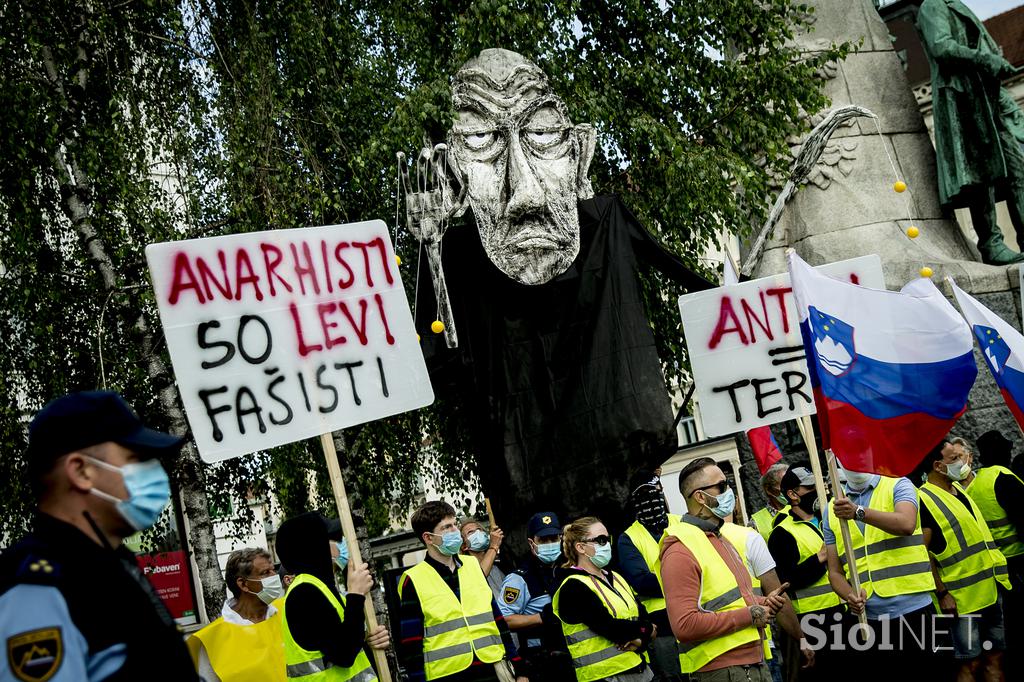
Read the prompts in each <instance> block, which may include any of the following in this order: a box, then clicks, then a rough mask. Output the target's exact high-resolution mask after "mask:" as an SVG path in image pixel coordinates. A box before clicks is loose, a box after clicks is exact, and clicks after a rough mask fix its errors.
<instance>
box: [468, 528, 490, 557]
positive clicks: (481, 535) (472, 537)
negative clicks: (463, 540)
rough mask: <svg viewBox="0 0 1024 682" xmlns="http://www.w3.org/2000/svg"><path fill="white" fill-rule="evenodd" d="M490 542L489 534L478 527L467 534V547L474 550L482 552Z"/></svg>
mask: <svg viewBox="0 0 1024 682" xmlns="http://www.w3.org/2000/svg"><path fill="white" fill-rule="evenodd" d="M490 544H491V536H490V535H488V534H487V533H485V532H483V531H482V530H480V529H479V528H477V529H476V530H475V531H473V532H472V533H470V534H469V548H470V549H471V550H473V551H474V552H482V551H484V550H485V549H487V548H488V547H489V546H490Z"/></svg>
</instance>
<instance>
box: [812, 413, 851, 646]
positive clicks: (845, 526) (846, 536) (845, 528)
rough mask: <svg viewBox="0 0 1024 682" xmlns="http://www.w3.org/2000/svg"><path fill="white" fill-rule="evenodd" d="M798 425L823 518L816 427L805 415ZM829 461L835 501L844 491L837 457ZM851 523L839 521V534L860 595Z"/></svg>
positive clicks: (825, 511)
mask: <svg viewBox="0 0 1024 682" xmlns="http://www.w3.org/2000/svg"><path fill="white" fill-rule="evenodd" d="M797 425H798V426H799V427H800V435H801V436H803V439H804V444H805V445H806V446H807V453H808V454H809V455H810V457H809V459H810V460H811V471H813V472H814V488H815V490H817V492H818V506H819V508H820V509H821V516H822V518H824V517H825V515H826V514H828V497H827V496H826V494H825V478H824V476H823V475H822V471H821V458H820V457H819V455H818V444H817V443H816V442H815V440H814V427H813V426H812V425H811V418H810V417H809V416H807V415H803V416H802V417H800V418H799V419H797ZM828 454H829V455H832V451H831V450H829V451H828ZM826 459H827V460H828V473H829V478H830V479H831V481H832V496H833V498H835V499H837V500H838V499H841V498H843V497H845V495H844V494H843V490H842V488H841V487H840V485H839V474H838V472H837V471H836V463H835V456H834V455H832V456H831V457H826ZM849 523H850V522H849V521H847V520H845V519H839V532H840V533H842V536H843V548H844V549H845V550H846V565H847V566H851V567H852V568H851V569H850V584H851V585H852V586H853V591H854V593H856V594H858V595H859V594H860V576H859V575H858V574H857V562H856V560H855V559H854V555H853V544H852V540H851V539H850V526H849ZM857 620H858V621H860V624H861V625H862V626H865V627H866V626H867V624H868V617H867V614H866V613H865V612H864V611H861V612H860V615H858V616H857Z"/></svg>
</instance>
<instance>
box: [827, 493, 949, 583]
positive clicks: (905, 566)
mask: <svg viewBox="0 0 1024 682" xmlns="http://www.w3.org/2000/svg"><path fill="white" fill-rule="evenodd" d="M897 481H899V479H897V478H890V477H888V476H880V477H879V479H878V483H877V484H876V485H875V489H874V492H873V493H872V494H871V500H870V502H869V504H868V505H867V508H869V509H874V510H875V511H881V512H893V511H896V503H895V501H894V498H893V495H894V493H895V491H896V482H897ZM828 522H829V528H831V529H832V531H833V534H834V535H835V538H836V553H837V554H838V555H839V563H840V565H842V567H843V570H844V572H845V573H846V577H847V579H849V577H850V567H849V566H847V565H846V550H845V545H844V544H843V536H842V533H840V532H839V524H840V521H839V517H837V516H836V513H835V510H834V509H833V508H832V503H829V507H828ZM847 526H848V527H849V529H850V541H851V542H852V543H853V555H854V559H855V561H856V562H857V574H858V576H859V577H860V585H861V587H862V588H863V589H864V592H865V593H866V594H867V595H868V597H870V596H871V595H873V594H874V593H876V592H877V593H878V595H879V596H881V597H896V596H899V595H904V594H916V593H919V592H931V591H933V590H934V589H935V579H934V578H932V567H931V562H930V561H929V559H928V549H927V548H926V547H925V546H924V534H923V533H922V532H921V515H920V514H918V515H917V525H916V526H915V527H914V532H913V534H911V535H891V534H889V533H886V532H885V531H884V530H882V529H880V528H877V527H876V526H872V525H870V524H867V523H866V524H864V531H863V533H862V532H861V530H860V526H859V525H858V524H856V523H848V524H847Z"/></svg>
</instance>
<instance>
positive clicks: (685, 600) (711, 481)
mask: <svg viewBox="0 0 1024 682" xmlns="http://www.w3.org/2000/svg"><path fill="white" fill-rule="evenodd" d="M679 490H680V492H681V493H682V495H683V498H684V499H685V500H686V509H687V513H686V514H685V515H684V516H683V517H682V520H681V521H680V522H679V523H676V524H673V525H671V526H669V527H668V529H667V530H666V531H665V535H664V536H663V537H662V540H661V553H660V561H661V565H660V572H659V577H660V579H661V583H662V587H663V589H664V593H665V602H666V606H667V610H668V620H669V625H670V626H671V627H672V632H673V634H675V637H676V639H677V640H678V641H679V663H680V669H681V670H682V672H684V673H687V674H689V675H690V679H691V680H693V681H694V682H718V681H720V680H721V681H723V682H724V681H725V680H732V679H747V680H750V682H770V680H771V672H770V671H769V670H768V666H767V665H766V664H765V660H764V642H763V638H764V636H765V632H764V629H765V627H766V626H767V625H768V621H769V619H770V618H771V617H772V616H774V615H775V614H776V613H777V612H778V611H779V610H780V609H781V608H782V607H783V606H784V605H785V604H786V598H785V596H783V594H782V593H783V592H784V591H785V590H786V589H787V588H788V587H789V585H788V584H785V583H784V584H782V585H781V586H780V587H779V588H778V589H776V590H773V591H772V592H771V593H770V594H768V596H766V597H759V596H756V595H755V594H754V591H753V585H752V582H751V579H750V573H749V572H748V571H747V568H746V566H745V565H744V564H743V561H742V559H741V558H740V553H739V551H738V550H737V549H736V548H735V547H733V546H732V544H730V543H729V541H728V540H727V539H726V538H725V537H723V536H722V535H721V528H722V524H723V523H724V520H725V519H726V518H727V517H728V516H729V515H730V514H732V513H733V511H734V509H735V506H736V497H735V494H734V493H733V490H732V488H731V487H729V483H728V481H727V480H726V478H725V474H724V473H723V472H722V470H721V469H720V468H719V467H718V465H717V464H716V463H715V461H714V460H713V459H711V458H709V457H702V458H700V459H697V460H694V461H693V462H690V463H689V464H688V465H686V467H685V468H684V469H683V470H682V471H681V472H680V474H679Z"/></svg>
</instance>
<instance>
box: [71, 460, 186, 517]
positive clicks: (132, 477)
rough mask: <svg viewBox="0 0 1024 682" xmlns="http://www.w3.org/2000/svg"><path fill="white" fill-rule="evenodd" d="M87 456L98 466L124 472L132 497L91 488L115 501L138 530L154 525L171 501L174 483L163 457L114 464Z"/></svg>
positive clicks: (98, 494) (120, 510)
mask: <svg viewBox="0 0 1024 682" xmlns="http://www.w3.org/2000/svg"><path fill="white" fill-rule="evenodd" d="M86 457H88V458H89V459H90V460H92V461H93V463H94V464H96V466H98V467H101V468H103V469H107V470H109V471H116V472H117V473H119V474H121V478H123V479H124V487H125V490H127V491H128V499H127V500H119V499H117V498H116V497H114V496H113V495H111V494H109V493H105V492H103V491H102V490H97V489H96V488H92V489H91V490H90V491H89V492H91V493H93V494H94V495H96V496H97V497H100V498H102V499H104V500H107V501H108V502H112V503H113V504H114V506H115V507H116V508H117V511H118V513H120V514H121V516H122V517H124V520H125V521H127V522H128V523H129V524H130V525H131V527H132V528H134V529H135V530H146V529H147V528H150V527H152V526H153V524H154V523H156V521H157V519H159V518H160V514H162V513H163V511H164V509H166V508H167V504H168V503H169V502H170V501H171V483H170V481H169V480H168V479H167V472H166V471H164V468H163V466H161V465H160V461H159V460H156V459H149V460H146V461H145V462H129V463H128V464H125V465H124V466H114V465H113V464H110V463H108V462H104V461H103V460H101V459H96V458H95V457H89V456H88V455H86Z"/></svg>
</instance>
